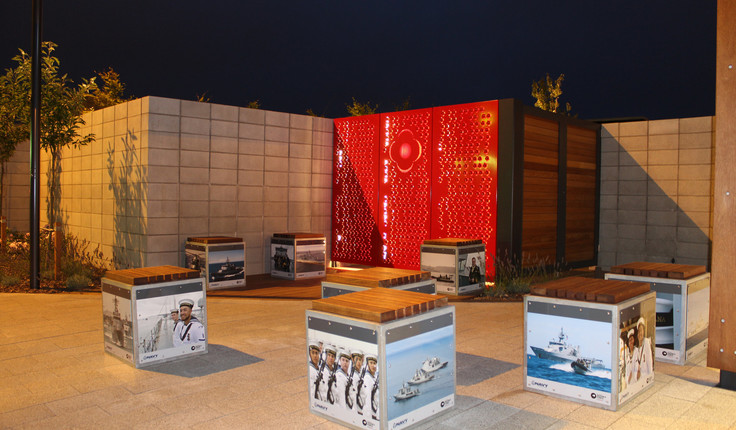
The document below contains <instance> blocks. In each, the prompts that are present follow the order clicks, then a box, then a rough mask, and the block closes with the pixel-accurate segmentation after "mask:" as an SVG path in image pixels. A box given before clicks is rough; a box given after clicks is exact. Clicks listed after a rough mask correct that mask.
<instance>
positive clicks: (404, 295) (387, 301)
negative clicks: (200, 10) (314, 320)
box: [312, 288, 448, 323]
mask: <svg viewBox="0 0 736 430" xmlns="http://www.w3.org/2000/svg"><path fill="white" fill-rule="evenodd" d="M447 303H448V301H447V297H444V296H435V295H434V294H424V293H417V292H414V291H405V290H392V289H387V288H372V289H369V290H363V291H357V292H354V293H349V294H343V295H340V296H334V297H329V298H326V299H319V300H314V301H312V309H313V310H315V311H322V312H328V313H331V314H336V315H341V316H345V317H351V318H358V319H362V320H365V321H371V322H378V323H383V322H387V321H393V320H396V319H399V318H404V317H408V316H412V315H417V314H420V313H422V312H426V311H430V310H432V309H434V308H438V307H442V306H446V305H447Z"/></svg>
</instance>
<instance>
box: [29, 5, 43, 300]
mask: <svg viewBox="0 0 736 430" xmlns="http://www.w3.org/2000/svg"><path fill="white" fill-rule="evenodd" d="M42 6H43V4H42V0H33V31H32V36H31V52H32V57H33V58H32V63H31V154H30V156H31V204H30V206H31V214H30V215H31V216H30V219H31V232H30V233H31V264H30V268H31V273H30V280H31V288H32V289H34V290H37V289H38V287H39V268H40V266H41V265H40V261H41V258H40V255H41V254H40V252H39V246H38V245H39V240H38V236H39V230H40V227H41V222H40V219H39V217H40V216H39V212H40V211H39V209H40V201H41V199H40V194H39V190H40V184H41V179H40V176H39V164H40V150H41V41H42V38H41V17H42Z"/></svg>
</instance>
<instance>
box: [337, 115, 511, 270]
mask: <svg viewBox="0 0 736 430" xmlns="http://www.w3.org/2000/svg"><path fill="white" fill-rule="evenodd" d="M334 150H335V152H334V154H333V159H334V173H333V211H332V216H333V223H332V226H333V232H332V238H333V243H332V259H333V260H335V261H342V262H349V263H358V264H366V265H372V266H386V267H399V268H407V269H419V265H420V246H421V244H422V242H423V241H424V240H425V239H436V238H443V237H458V238H468V239H482V240H483V243H484V244H485V245H486V260H488V261H491V262H492V261H493V256H494V255H495V252H496V212H497V208H496V206H497V205H496V194H497V184H496V178H497V175H496V168H497V156H498V101H489V102H480V103H469V104H463V105H454V106H444V107H438V108H432V109H420V110H412V111H403V112H393V113H386V114H380V115H370V116H361V117H351V118H341V119H336V120H335V148H334ZM493 271H494V270H493V264H490V263H489V264H487V265H486V275H487V276H489V277H492V276H493V275H494V273H493Z"/></svg>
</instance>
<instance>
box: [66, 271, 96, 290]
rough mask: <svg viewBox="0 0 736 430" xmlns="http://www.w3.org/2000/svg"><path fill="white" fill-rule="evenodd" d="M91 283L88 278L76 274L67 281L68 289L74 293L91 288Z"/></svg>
mask: <svg viewBox="0 0 736 430" xmlns="http://www.w3.org/2000/svg"><path fill="white" fill-rule="evenodd" d="M91 282H92V280H91V279H90V278H89V277H88V276H86V275H82V274H79V273H76V274H74V275H72V276H70V277H68V278H67V279H66V288H67V289H68V290H72V291H77V290H83V289H85V288H87V287H89V284H90V283H91Z"/></svg>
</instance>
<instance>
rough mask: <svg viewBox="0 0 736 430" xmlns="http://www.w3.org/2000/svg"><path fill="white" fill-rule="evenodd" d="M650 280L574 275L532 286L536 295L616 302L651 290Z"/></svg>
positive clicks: (532, 290) (532, 292)
mask: <svg viewBox="0 0 736 430" xmlns="http://www.w3.org/2000/svg"><path fill="white" fill-rule="evenodd" d="M649 290H650V285H649V283H648V282H630V281H613V280H612V281H605V280H603V279H593V278H583V277H579V276H572V277H569V278H562V279H557V280H555V281H550V282H545V283H543V284H538V285H535V286H533V287H532V289H531V294H533V295H535V296H545V297H556V298H563V299H570V300H582V301H586V302H598V303H609V304H615V303H619V302H623V301H624V300H628V299H630V298H632V297H636V296H638V295H641V294H644V293H647V292H649Z"/></svg>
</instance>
